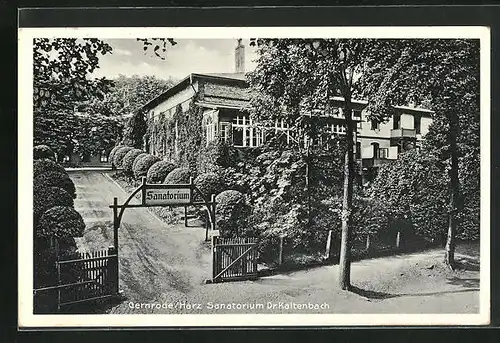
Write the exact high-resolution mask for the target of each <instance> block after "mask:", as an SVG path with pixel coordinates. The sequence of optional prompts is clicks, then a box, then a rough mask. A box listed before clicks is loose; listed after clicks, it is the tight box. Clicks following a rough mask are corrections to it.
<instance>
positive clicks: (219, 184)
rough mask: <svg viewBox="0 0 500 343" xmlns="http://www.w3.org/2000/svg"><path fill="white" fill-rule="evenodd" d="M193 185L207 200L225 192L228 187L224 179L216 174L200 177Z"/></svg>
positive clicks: (205, 174)
mask: <svg viewBox="0 0 500 343" xmlns="http://www.w3.org/2000/svg"><path fill="white" fill-rule="evenodd" d="M193 183H194V184H195V186H196V187H198V189H199V190H200V192H201V193H202V194H203V195H204V196H205V198H206V199H207V200H210V197H211V196H212V194H213V195H217V194H219V193H221V192H222V191H224V190H225V188H226V186H225V184H224V180H223V179H222V177H221V176H220V175H218V174H216V173H203V174H200V175H198V176H197V177H196V178H195V179H194V181H193Z"/></svg>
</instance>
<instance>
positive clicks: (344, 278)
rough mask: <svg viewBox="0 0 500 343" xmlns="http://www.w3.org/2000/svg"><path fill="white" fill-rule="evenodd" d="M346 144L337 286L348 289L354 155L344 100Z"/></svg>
mask: <svg viewBox="0 0 500 343" xmlns="http://www.w3.org/2000/svg"><path fill="white" fill-rule="evenodd" d="M346 102H347V104H346V106H345V107H346V109H345V111H344V112H345V119H346V141H347V142H346V143H347V151H346V154H345V162H344V194H343V199H342V238H341V242H340V262H339V286H340V288H341V289H344V290H345V289H349V288H350V286H351V231H352V227H351V226H352V225H351V217H352V193H353V184H354V154H353V125H352V109H351V106H350V99H346Z"/></svg>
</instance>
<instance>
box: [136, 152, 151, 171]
mask: <svg viewBox="0 0 500 343" xmlns="http://www.w3.org/2000/svg"><path fill="white" fill-rule="evenodd" d="M148 155H149V154H148V153H147V152H143V153H141V154H139V155H137V157H136V158H135V160H134V162H133V163H132V172H133V171H134V170H135V168H136V166H137V163H139V161H140V160H141V159H142V158H143V157H145V156H148Z"/></svg>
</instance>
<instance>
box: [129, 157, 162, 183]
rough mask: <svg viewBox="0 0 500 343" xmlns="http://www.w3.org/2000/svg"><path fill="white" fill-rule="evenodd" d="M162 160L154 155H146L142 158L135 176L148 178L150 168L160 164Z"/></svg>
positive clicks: (137, 165)
mask: <svg viewBox="0 0 500 343" xmlns="http://www.w3.org/2000/svg"><path fill="white" fill-rule="evenodd" d="M159 160H160V158H159V157H158V156H154V155H149V154H148V155H146V156H144V157H142V158H141V159H140V160H139V161H138V162H137V163H136V164H135V168H134V176H135V177H136V178H140V177H142V176H146V175H147V173H148V170H149V168H150V167H151V166H152V165H153V164H155V163H156V162H158V161H159Z"/></svg>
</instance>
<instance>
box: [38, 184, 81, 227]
mask: <svg viewBox="0 0 500 343" xmlns="http://www.w3.org/2000/svg"><path fill="white" fill-rule="evenodd" d="M54 206H67V207H73V198H72V197H71V195H69V193H68V192H66V191H65V190H64V189H62V188H60V187H47V186H45V185H38V186H37V185H36V184H35V185H34V188H33V219H34V221H35V223H37V222H38V220H39V219H40V217H41V216H42V214H43V213H44V212H45V211H47V210H48V209H50V208H52V207H54Z"/></svg>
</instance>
